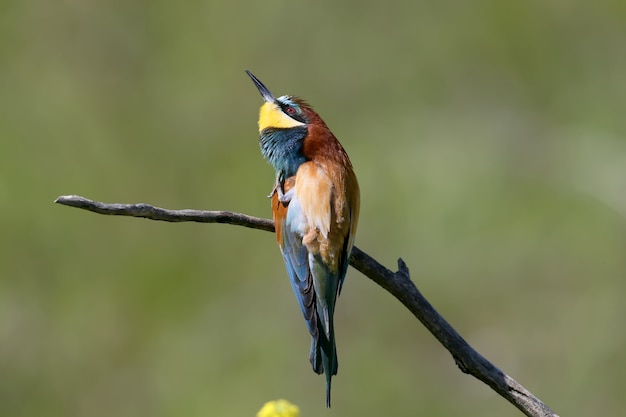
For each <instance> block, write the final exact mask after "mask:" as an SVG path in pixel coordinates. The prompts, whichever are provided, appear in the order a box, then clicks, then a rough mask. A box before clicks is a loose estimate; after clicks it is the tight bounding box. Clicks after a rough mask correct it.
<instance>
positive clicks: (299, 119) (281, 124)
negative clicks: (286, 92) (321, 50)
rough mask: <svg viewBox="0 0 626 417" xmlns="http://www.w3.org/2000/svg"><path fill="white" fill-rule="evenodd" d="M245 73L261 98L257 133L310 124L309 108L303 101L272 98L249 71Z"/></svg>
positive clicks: (267, 90)
mask: <svg viewBox="0 0 626 417" xmlns="http://www.w3.org/2000/svg"><path fill="white" fill-rule="evenodd" d="M246 73H247V74H248V76H250V78H251V79H252V82H254V85H255V86H256V88H258V90H259V92H260V93H261V96H262V97H263V101H265V103H263V105H262V106H261V110H260V112H259V132H263V131H264V130H265V129H291V128H296V127H302V126H306V125H307V124H308V123H309V122H310V117H309V114H310V112H312V110H311V109H310V107H309V106H308V105H306V103H304V101H303V100H301V99H298V98H296V97H292V96H280V97H274V95H273V94H272V93H270V90H269V89H268V88H267V87H266V86H265V84H263V83H262V82H261V81H260V80H259V79H258V78H257V77H255V76H254V74H252V73H251V72H250V71H248V70H246Z"/></svg>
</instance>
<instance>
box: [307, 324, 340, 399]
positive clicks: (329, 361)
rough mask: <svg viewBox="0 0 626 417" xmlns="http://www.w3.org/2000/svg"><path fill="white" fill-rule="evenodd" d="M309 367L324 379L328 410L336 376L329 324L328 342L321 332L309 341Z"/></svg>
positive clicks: (333, 337) (333, 343)
mask: <svg viewBox="0 0 626 417" xmlns="http://www.w3.org/2000/svg"><path fill="white" fill-rule="evenodd" d="M311 365H312V366H313V371H315V372H316V373H318V374H321V373H324V375H325V377H326V407H328V408H330V386H331V380H332V377H333V375H337V368H338V361H337V348H336V345H335V334H334V329H333V326H332V324H331V331H330V340H328V339H327V338H326V335H324V334H323V333H322V332H320V334H319V335H318V337H317V338H313V339H312V341H311Z"/></svg>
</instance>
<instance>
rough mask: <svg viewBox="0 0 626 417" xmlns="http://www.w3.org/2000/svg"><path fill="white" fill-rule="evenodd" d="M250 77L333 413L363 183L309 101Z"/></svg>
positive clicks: (284, 238)
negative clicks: (340, 325) (343, 297)
mask: <svg viewBox="0 0 626 417" xmlns="http://www.w3.org/2000/svg"><path fill="white" fill-rule="evenodd" d="M245 71H246V73H247V74H248V76H249V77H250V78H251V79H252V82H253V83H254V85H255V86H256V87H257V89H258V90H259V92H260V93H261V96H262V97H263V101H264V103H263V105H262V106H261V109H260V111H259V121H258V124H259V142H260V147H261V153H262V155H263V157H264V158H265V159H266V160H267V161H268V162H269V163H270V164H271V165H272V166H273V167H274V170H275V181H274V186H273V188H272V192H271V194H270V195H269V197H270V198H271V207H272V217H273V220H274V226H275V229H276V240H277V242H278V246H279V247H280V251H281V253H282V255H283V260H284V262H285V266H286V268H287V274H288V275H289V280H290V282H291V286H292V288H293V291H294V293H295V295H296V298H297V300H298V304H299V306H300V309H301V311H302V314H303V316H304V320H305V322H306V327H307V329H308V331H309V333H310V335H311V351H310V355H309V359H310V362H311V365H312V367H313V371H314V372H315V373H317V374H322V373H323V374H325V378H326V407H329V408H330V391H331V379H332V377H333V376H334V375H336V374H337V367H338V363H337V349H336V345H335V327H334V322H333V316H334V312H335V303H336V301H337V296H338V295H339V293H340V292H341V288H342V286H343V282H344V279H345V276H346V272H347V270H348V265H349V263H350V254H351V251H352V248H353V246H354V238H355V234H356V229H357V223H358V218H359V207H360V191H359V183H358V181H357V177H356V175H355V173H354V170H353V167H352V163H351V162H350V158H349V157H348V154H347V153H346V151H345V150H344V148H343V146H341V144H340V143H339V141H338V140H337V138H336V137H335V135H334V134H333V133H332V132H331V130H330V129H329V128H328V126H327V125H326V123H325V122H324V121H323V120H322V118H321V117H320V116H319V115H318V114H317V113H316V112H315V111H314V110H313V108H312V107H311V106H310V105H309V104H308V103H307V102H306V101H304V100H303V99H301V98H298V97H295V96H290V95H283V96H280V97H274V96H273V95H272V93H271V92H270V90H268V88H267V87H266V86H265V85H264V84H263V83H262V82H261V81H259V79H258V78H257V77H255V76H254V75H253V74H252V73H251V72H250V71H248V70H245Z"/></svg>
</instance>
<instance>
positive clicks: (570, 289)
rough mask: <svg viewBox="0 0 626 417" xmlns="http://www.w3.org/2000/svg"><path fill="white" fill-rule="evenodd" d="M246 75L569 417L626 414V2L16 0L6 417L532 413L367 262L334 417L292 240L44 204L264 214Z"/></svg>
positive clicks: (373, 219)
mask: <svg viewBox="0 0 626 417" xmlns="http://www.w3.org/2000/svg"><path fill="white" fill-rule="evenodd" d="M244 68H249V69H250V70H252V71H253V72H254V73H255V74H256V75H257V76H258V77H259V78H260V79H261V80H263V81H264V82H265V83H266V84H267V85H268V86H269V88H270V89H271V90H272V91H273V92H274V93H275V94H277V95H280V94H287V93H289V94H295V95H300V96H302V97H305V98H306V99H308V101H310V102H311V103H312V104H313V105H314V106H315V107H316V109H317V110H318V111H319V112H320V113H321V115H322V116H323V117H324V118H325V120H326V122H327V123H328V124H329V125H330V127H331V128H332V129H333V131H334V132H335V133H336V134H337V136H338V137H339V138H340V139H341V140H342V143H343V144H344V146H345V147H346V149H347V150H348V153H349V154H350V156H351V158H352V161H353V164H354V166H355V170H356V172H357V175H358V176H359V179H360V184H361V192H362V209H361V219H360V230H359V233H358V235H357V239H356V244H357V246H359V247H360V248H361V249H363V250H365V251H366V252H368V253H370V254H371V255H373V256H374V257H375V258H377V259H378V260H379V261H381V262H382V263H384V264H386V265H388V266H389V267H391V268H395V263H396V259H397V257H399V256H401V257H403V259H405V260H406V261H407V263H408V265H409V267H410V268H411V271H412V275H413V278H414V280H415V281H416V282H417V284H418V286H419V288H420V289H421V290H422V291H423V292H424V294H425V295H426V296H427V297H428V298H429V300H430V301H431V302H432V303H433V304H434V305H435V306H436V307H437V308H438V309H439V311H440V312H441V313H442V314H443V315H444V316H445V317H446V318H447V319H448V320H449V321H450V322H451V323H452V324H453V325H454V326H455V327H456V328H457V329H458V330H459V332H461V334H462V335H464V336H465V337H466V338H467V340H468V341H469V342H470V343H471V344H472V345H473V346H475V347H476V348H477V349H478V350H479V351H480V352H481V353H483V354H484V355H485V356H487V357H488V358H489V359H491V360H492V361H493V362H494V363H495V364H496V365H498V366H500V367H501V368H502V369H503V370H504V371H505V372H508V373H509V374H511V375H512V376H513V377H514V378H516V379H517V380H518V381H520V382H521V383H522V384H524V385H525V386H526V387H527V388H528V389H530V390H531V391H533V392H534V393H535V394H537V395H538V396H539V397H540V398H541V399H543V400H544V401H545V402H546V403H547V404H548V405H550V406H551V407H552V408H554V409H555V410H556V411H557V412H558V413H560V414H561V415H563V416H566V415H567V416H588V415H625V414H626V399H625V397H624V393H623V391H624V390H623V380H624V376H625V374H626V331H625V329H624V326H625V324H624V321H625V319H626V303H624V294H625V292H626V282H625V278H626V116H625V109H626V2H624V1H621V0H614V1H610V0H601V1H597V2H594V3H592V4H591V3H588V2H583V1H578V2H576V1H574V2H565V1H547V2H546V1H526V2H520V1H500V0H477V1H468V2H452V1H440V2H422V1H417V2H395V3H394V2H381V1H365V2H335V1H331V0H324V1H318V2H300V1H280V0H270V1H265V2H249V1H248V2H237V1H233V2H229V3H228V2H213V1H194V0H185V1H180V2H172V1H151V2H149V1H144V2H139V1H138V2H132V1H131V2H129V1H123V0H116V1H108V2H104V1H101V2H95V1H91V2H89V1H78V0H66V1H61V2H47V1H42V0H26V1H23V0H9V1H6V0H5V1H3V2H2V3H1V4H0V209H1V211H2V216H0V228H1V232H0V233H1V236H2V237H1V239H0V245H1V246H0V415H2V416H81V417H100V416H102V417H104V416H184V417H195V416H252V415H254V414H255V413H256V411H257V410H258V409H259V408H260V407H261V405H262V404H263V403H264V402H265V401H267V400H270V399H274V398H280V397H284V398H288V399H289V400H290V401H292V402H294V403H296V404H298V405H299V406H300V408H301V411H302V416H303V417H309V416H326V415H334V416H380V415H385V416H402V415H436V416H459V415H468V416H502V415H511V416H517V415H521V414H520V413H519V412H518V411H517V410H515V409H514V408H513V407H512V406H510V405H509V404H508V403H506V402H505V401H504V400H502V399H501V398H499V397H497V396H496V394H494V393H493V392H492V391H490V390H489V389H488V388H487V387H486V386H484V385H483V384H482V383H480V382H478V381H476V380H474V379H473V378H471V377H468V376H466V375H464V374H462V373H460V372H459V371H458V370H457V368H456V366H455V365H454V362H453V360H452V359H451V357H450V356H449V354H448V353H447V352H446V351H445V350H444V349H443V348H442V347H441V346H440V345H439V344H438V343H437V342H436V341H435V340H434V338H433V337H432V336H431V335H430V334H429V333H428V332H427V331H426V330H425V329H424V328H423V327H422V326H421V325H420V324H419V323H418V322H417V321H416V320H415V319H414V318H413V317H412V316H411V315H410V314H409V313H408V312H407V311H406V310H405V309H403V308H402V306H401V305H400V303H399V302H397V301H396V300H395V299H393V298H392V297H391V296H389V295H388V294H387V293H385V292H384V291H382V290H381V289H380V288H379V287H378V286H376V285H375V284H374V283H372V282H371V281H369V280H368V279H366V278H364V277H363V276H362V275H360V274H359V273H357V272H355V271H354V270H350V272H349V273H348V277H347V281H346V285H345V287H344V292H343V294H342V296H341V298H340V300H339V305H338V311H337V313H336V321H337V332H338V336H337V339H338V345H339V358H340V371H339V375H338V376H337V377H336V379H334V381H333V382H334V384H333V394H334V395H333V408H332V409H331V410H330V411H327V410H325V409H324V382H323V378H321V377H318V376H316V375H314V374H313V372H312V371H311V369H310V366H309V363H308V349H309V337H308V335H307V333H306V329H305V326H304V324H303V321H302V319H301V317H300V313H299V311H298V307H297V305H296V302H295V299H294V297H293V295H292V293H291V288H290V286H289V284H288V281H287V276H286V273H285V271H284V267H283V264H282V260H281V257H280V254H279V251H278V249H277V248H276V246H275V242H274V237H273V236H272V235H270V234H269V233H264V232H260V231H254V230H249V229H244V228H239V227H233V226H225V225H200V224H191V223H189V224H168V223H159V222H152V221H148V220H142V219H132V218H119V217H104V216H98V215H94V214H91V213H87V212H83V211H80V210H76V209H70V208H66V207H61V206H55V205H54V204H53V203H52V201H53V200H54V199H55V198H56V197H57V196H58V195H63V194H80V195H84V196H86V197H89V198H93V199H97V200H101V201H107V202H148V203H152V204H155V205H158V206H162V207H168V208H197V209H224V210H235V211H241V212H245V213H248V214H252V215H258V216H263V217H268V216H269V215H270V210H269V207H268V200H267V198H266V197H265V196H266V195H267V194H268V193H269V191H270V189H271V187H272V184H273V172H272V170H271V168H270V166H269V165H268V164H267V163H266V162H265V161H264V160H263V159H262V157H261V155H260V152H259V149H258V144H257V131H256V119H257V111H258V107H259V106H260V104H261V98H260V96H259V94H258V92H257V91H256V89H255V88H254V86H253V85H252V83H251V82H250V80H249V79H248V77H247V76H246V75H245V73H244V72H243V69H244Z"/></svg>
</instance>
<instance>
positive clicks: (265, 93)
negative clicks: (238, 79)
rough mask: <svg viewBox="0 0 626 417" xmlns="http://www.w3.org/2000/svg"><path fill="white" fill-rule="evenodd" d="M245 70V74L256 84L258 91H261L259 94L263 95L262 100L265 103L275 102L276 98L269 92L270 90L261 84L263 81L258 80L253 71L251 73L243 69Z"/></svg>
mask: <svg viewBox="0 0 626 417" xmlns="http://www.w3.org/2000/svg"><path fill="white" fill-rule="evenodd" d="M245 71H246V74H248V76H249V77H250V78H251V79H252V82H253V83H254V85H256V88H258V89H259V93H261V95H262V96H263V100H264V101H265V102H266V103H276V99H275V98H274V96H273V95H272V93H270V90H268V89H267V87H266V86H265V85H263V83H262V82H261V81H259V79H258V78H257V77H255V76H254V74H253V73H251V72H250V71H248V70H245Z"/></svg>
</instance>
